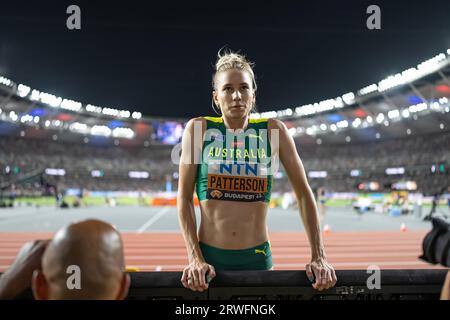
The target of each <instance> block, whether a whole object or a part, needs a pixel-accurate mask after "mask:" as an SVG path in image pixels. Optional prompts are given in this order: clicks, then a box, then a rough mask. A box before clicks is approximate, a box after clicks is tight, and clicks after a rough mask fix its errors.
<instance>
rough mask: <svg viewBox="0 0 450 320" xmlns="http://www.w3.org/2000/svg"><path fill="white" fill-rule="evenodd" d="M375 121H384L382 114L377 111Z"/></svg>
mask: <svg viewBox="0 0 450 320" xmlns="http://www.w3.org/2000/svg"><path fill="white" fill-rule="evenodd" d="M376 121H377V123H382V122H383V121H384V114H382V113H379V114H378V115H377V118H376Z"/></svg>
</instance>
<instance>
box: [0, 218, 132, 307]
mask: <svg viewBox="0 0 450 320" xmlns="http://www.w3.org/2000/svg"><path fill="white" fill-rule="evenodd" d="M71 266H76V268H79V269H78V270H79V271H80V272H79V273H78V274H79V276H80V278H79V280H80V281H79V284H80V287H79V288H77V287H76V286H75V288H72V287H70V286H69V285H68V283H69V281H68V278H69V277H70V276H71V273H70V272H69V273H68V270H74V269H70V268H69V267H71ZM124 271H125V262H124V256H123V245H122V240H121V237H120V234H119V232H118V231H117V230H115V229H114V228H113V227H112V226H111V225H110V224H107V223H105V222H102V221H99V220H85V221H82V222H79V223H74V224H70V225H69V226H67V227H64V228H62V229H61V230H59V231H58V232H57V233H56V235H55V236H54V238H53V239H52V240H51V241H48V240H46V241H45V240H44V241H42V240H41V241H34V242H29V243H26V244H25V245H24V246H23V247H22V249H21V250H20V252H19V254H18V256H17V257H16V260H15V261H14V263H13V264H12V265H11V267H10V268H9V269H8V270H7V271H6V272H5V273H4V274H3V276H2V277H1V278H0V299H14V298H15V297H17V296H18V295H19V294H20V293H22V292H23V291H24V290H26V289H27V288H29V287H30V283H31V286H32V290H33V295H34V297H35V299H37V300H66V299H85V300H90V299H94V300H103V299H105V300H114V299H118V300H121V299H124V298H125V297H126V296H127V294H128V289H129V286H130V277H129V275H127V274H125V273H124ZM71 272H75V273H76V271H71ZM75 273H74V274H75ZM75 283H76V281H75Z"/></svg>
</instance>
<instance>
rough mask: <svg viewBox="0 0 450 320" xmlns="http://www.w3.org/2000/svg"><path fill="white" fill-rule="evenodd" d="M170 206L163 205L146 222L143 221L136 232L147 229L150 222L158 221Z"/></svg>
mask: <svg viewBox="0 0 450 320" xmlns="http://www.w3.org/2000/svg"><path fill="white" fill-rule="evenodd" d="M169 209H170V207H164V208H162V209H161V210H159V211H158V212H157V213H156V214H155V215H154V216H153V217H151V218H150V219H149V220H148V221H147V222H146V223H144V224H143V225H142V226H141V227H140V228H139V229H137V231H136V232H137V233H143V232H144V231H145V230H147V229H148V228H149V227H150V226H151V225H152V224H154V223H155V222H156V221H158V220H159V219H160V218H161V217H162V216H163V215H165V214H166V213H167V211H169Z"/></svg>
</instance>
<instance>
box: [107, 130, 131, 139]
mask: <svg viewBox="0 0 450 320" xmlns="http://www.w3.org/2000/svg"><path fill="white" fill-rule="evenodd" d="M112 136H113V137H114V138H125V139H133V138H134V131H133V130H132V129H130V128H115V129H114V130H113V131H112Z"/></svg>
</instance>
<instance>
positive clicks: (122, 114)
mask: <svg viewBox="0 0 450 320" xmlns="http://www.w3.org/2000/svg"><path fill="white" fill-rule="evenodd" d="M130 115H131V113H130V111H127V110H120V111H119V116H120V117H122V118H129V117H130Z"/></svg>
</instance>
